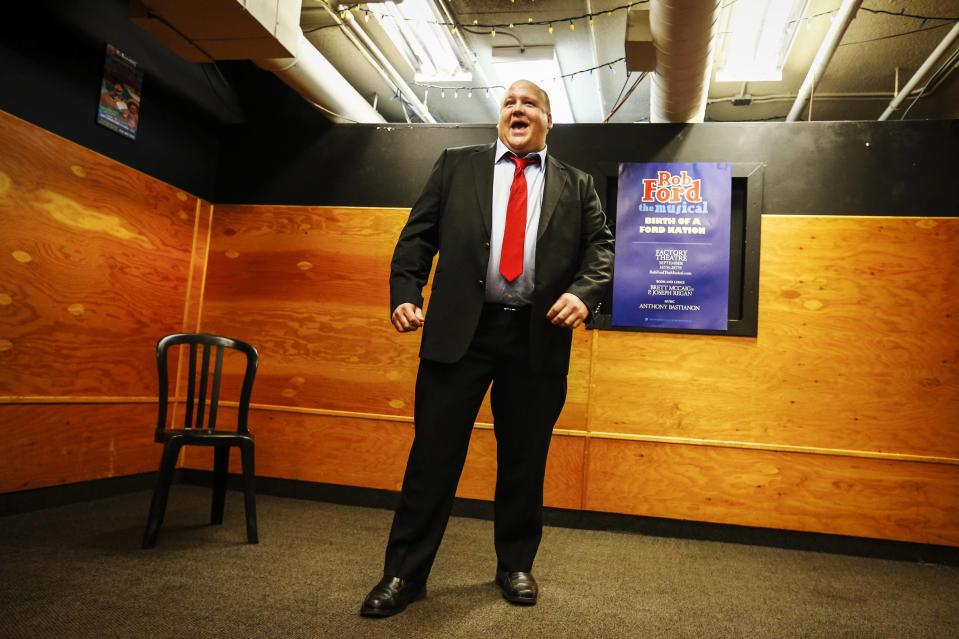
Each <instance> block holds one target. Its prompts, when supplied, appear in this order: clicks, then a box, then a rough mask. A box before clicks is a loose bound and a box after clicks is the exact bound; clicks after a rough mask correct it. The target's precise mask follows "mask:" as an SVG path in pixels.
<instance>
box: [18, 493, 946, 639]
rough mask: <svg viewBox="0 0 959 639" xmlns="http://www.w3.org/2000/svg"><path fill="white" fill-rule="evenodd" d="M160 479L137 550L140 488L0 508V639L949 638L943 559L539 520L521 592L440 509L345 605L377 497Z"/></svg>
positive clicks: (371, 550) (468, 523)
mask: <svg viewBox="0 0 959 639" xmlns="http://www.w3.org/2000/svg"><path fill="white" fill-rule="evenodd" d="M208 498H209V491H208V489H205V488H201V487H197V486H189V485H176V486H174V488H173V492H172V494H171V496H170V505H169V510H168V512H167V516H166V521H165V523H164V526H163V529H162V530H161V532H160V541H159V544H158V545H157V547H156V548H155V549H153V550H149V551H143V550H140V548H139V543H140V537H141V535H142V533H143V525H144V523H145V517H146V511H147V507H148V503H149V494H148V493H146V492H140V493H134V494H129V495H123V496H119V497H112V498H107V499H100V500H96V501H91V502H86V503H81V504H74V505H70V506H64V507H60V508H52V509H48V510H43V511H37V512H32V513H26V514H20V515H13V516H7V517H3V518H0V637H98V638H99V637H191V638H192V637H269V638H276V637H283V638H287V637H290V638H293V637H350V638H352V637H470V638H486V637H494V636H496V637H516V638H526V637H603V638H605V637H643V638H655V637H956V636H957V629H959V568H956V567H949V566H941V565H932V564H917V563H907V562H898V561H890V560H879V559H868V558H861V557H849V556H842V555H830V554H823V553H816V552H808V551H797V550H783V549H777V548H767V547H755V546H747V545H738V544H729V543H718V542H708V541H693V540H683V539H670V538H661V537H647V536H643V535H638V534H625V533H614V532H597V531H585V530H573V529H563V528H547V529H546V531H545V533H544V538H543V544H542V546H541V549H540V554H539V558H538V559H537V565H536V568H535V571H534V572H535V574H536V576H537V578H538V580H539V583H540V588H541V593H540V603H539V605H537V606H536V607H533V608H520V607H514V606H511V605H509V604H508V603H506V602H505V601H504V600H503V599H502V598H501V597H500V595H499V591H498V590H497V589H496V587H495V586H494V585H493V584H492V571H493V567H494V564H495V559H494V554H493V549H492V524H491V523H490V522H488V521H483V520H477V519H465V518H454V519H452V520H451V522H450V526H449V529H448V530H447V534H446V538H445V541H444V543H443V547H442V548H441V550H440V554H439V556H438V558H437V561H436V565H435V567H434V570H433V575H432V578H431V580H430V584H429V596H428V597H427V599H425V600H423V601H420V602H417V603H415V604H413V605H412V606H411V607H410V608H409V609H408V610H407V611H406V612H405V613H403V614H402V615H399V616H396V617H392V618H389V619H381V620H370V619H363V618H361V617H359V616H358V615H357V610H358V608H359V604H360V601H361V600H362V598H363V596H364V595H365V594H366V592H367V590H368V589H369V588H370V587H371V586H372V585H373V584H374V583H375V582H376V581H377V579H378V577H379V573H380V570H381V565H382V553H383V545H384V544H385V542H386V536H387V532H388V529H389V524H390V521H391V517H392V515H391V513H389V512H388V511H385V510H376V509H368V508H359V507H350V506H339V505H331V504H327V503H322V502H313V501H301V500H295V499H284V498H278V497H269V496H264V495H261V496H259V497H258V502H257V503H258V509H259V520H260V521H259V523H260V539H261V542H260V544H259V545H258V546H250V545H247V544H246V543H244V540H245V529H244V526H243V522H242V498H241V496H240V494H238V493H235V492H229V493H228V494H227V517H226V522H225V523H224V525H223V526H216V527H214V526H208V525H206V524H205V522H206V520H207V517H208V516H209V502H208Z"/></svg>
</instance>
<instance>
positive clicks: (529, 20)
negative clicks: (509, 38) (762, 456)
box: [340, 0, 650, 33]
mask: <svg viewBox="0 0 959 639" xmlns="http://www.w3.org/2000/svg"><path fill="white" fill-rule="evenodd" d="M649 2H650V0H639V1H638V2H630V3H628V4H622V5H619V6H617V7H610V8H608V9H603V10H602V11H595V12H590V13H584V14H581V15H575V16H569V17H564V18H552V19H547V20H533V18H531V17H528V18H527V19H526V23H525V24H524V23H520V24H519V25H516V24H515V23H511V22H509V23H485V22H480V21H479V19H477V18H474V19H473V20H472V21H471V23H472V25H473V26H475V27H479V28H481V29H484V30H485V29H504V28H514V27H516V26H540V25H542V26H548V27H550V29H552V24H553V23H554V22H570V23H572V22H573V21H575V20H587V21H588V22H589V24H590V25H592V19H593V18H596V17H600V16H602V15H603V13H605V14H606V15H607V16H612V15H613V12H615V11H629V9H631V8H632V7H633V6H634V5H642V4H648V3H649ZM512 3H513V4H515V3H516V0H512ZM350 11H362V12H363V13H364V14H365V15H364V20H369V17H370V14H371V13H373V11H371V10H370V9H369V8H367V7H365V6H355V7H353V8H352V9H349V8H347V9H343V10H341V11H340V17H341V18H343V19H346V15H347V14H348V13H349V12H350ZM380 17H381V18H383V17H389V18H391V19H393V20H402V21H404V22H418V23H424V24H435V25H439V26H443V27H447V28H449V29H450V30H452V31H453V32H454V33H456V31H455V30H456V28H457V27H460V26H463V24H465V23H459V22H455V21H451V22H447V21H440V20H421V19H418V18H417V19H414V18H402V17H394V16H380ZM574 29H575V26H571V27H570V30H571V31H572V30H574ZM552 32H553V31H552V30H550V33H552Z"/></svg>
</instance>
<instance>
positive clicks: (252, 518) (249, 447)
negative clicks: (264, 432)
mask: <svg viewBox="0 0 959 639" xmlns="http://www.w3.org/2000/svg"><path fill="white" fill-rule="evenodd" d="M240 455H241V457H242V459H243V497H244V502H245V505H246V539H247V541H248V542H249V543H251V544H258V543H260V538H259V536H258V535H257V531H256V482H255V481H254V478H255V476H256V473H255V469H254V466H253V442H252V441H250V442H246V443H244V444H242V445H241V446H240Z"/></svg>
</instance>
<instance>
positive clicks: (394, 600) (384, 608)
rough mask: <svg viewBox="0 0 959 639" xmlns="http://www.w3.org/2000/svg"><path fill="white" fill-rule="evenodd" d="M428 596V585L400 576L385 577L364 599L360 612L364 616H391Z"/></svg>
mask: <svg viewBox="0 0 959 639" xmlns="http://www.w3.org/2000/svg"><path fill="white" fill-rule="evenodd" d="M425 596H426V586H420V585H418V584H414V583H412V582H409V581H406V580H403V579H400V578H399V577H383V578H382V579H380V583H378V584H376V585H375V586H373V590H371V591H370V594H368V595H366V599H364V600H363V606H362V607H361V608H360V614H361V615H363V616H364V617H389V616H391V615H395V614H397V613H400V612H403V611H404V610H406V607H407V606H408V605H410V604H411V603H412V602H414V601H416V600H417V599H422V598H423V597H425Z"/></svg>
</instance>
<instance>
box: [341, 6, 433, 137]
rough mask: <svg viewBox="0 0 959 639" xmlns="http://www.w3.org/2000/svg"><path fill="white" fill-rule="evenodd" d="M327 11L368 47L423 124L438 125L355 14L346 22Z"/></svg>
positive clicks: (350, 12) (348, 14) (350, 14)
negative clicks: (357, 20) (361, 25)
mask: <svg viewBox="0 0 959 639" xmlns="http://www.w3.org/2000/svg"><path fill="white" fill-rule="evenodd" d="M326 10H327V11H328V12H329V14H330V16H332V17H333V19H334V20H335V21H336V23H337V24H338V25H339V26H340V28H341V29H349V31H350V32H351V33H352V34H353V35H355V36H356V37H357V38H359V40H360V42H362V43H363V46H365V47H366V49H367V51H369V52H370V53H372V54H373V57H374V58H376V61H377V62H379V64H380V66H381V67H382V68H383V70H384V71H386V74H387V75H388V76H389V77H390V79H391V80H392V81H393V84H394V85H396V87H397V88H398V89H399V92H400V95H401V96H403V99H404V100H405V101H406V104H407V105H408V106H409V107H410V108H411V109H412V110H413V113H415V114H416V115H417V117H419V119H420V120H422V121H423V122H428V123H429V124H436V118H434V117H433V115H432V114H431V113H430V110H429V109H428V108H427V106H426V105H425V104H423V102H422V101H421V100H420V99H419V97H417V95H416V94H415V93H413V89H411V88H410V85H409V84H407V83H406V80H404V79H403V76H401V75H400V74H399V72H398V71H397V70H396V68H395V67H394V66H393V65H392V64H390V61H389V60H388V59H387V58H386V56H385V55H384V54H383V52H382V51H380V48H379V47H378V46H376V44H375V43H374V42H373V41H372V40H371V39H370V36H368V35H367V34H366V31H364V30H363V29H362V27H360V26H359V25H358V24H357V23H356V18H354V17H353V12H352V11H347V12H346V20H341V19H340V17H339V16H338V15H337V14H336V12H335V11H333V10H332V9H331V8H330V7H329V6H328V5H327V6H326ZM344 25H345V26H344Z"/></svg>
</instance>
